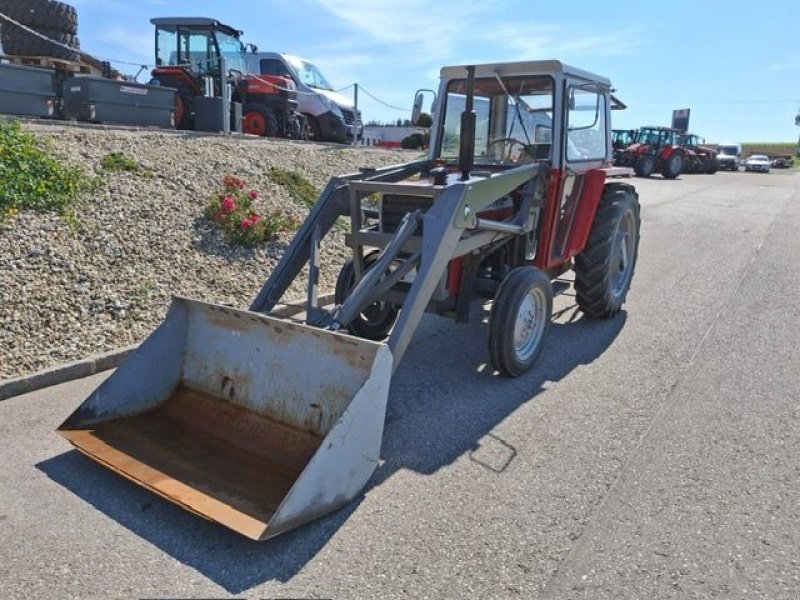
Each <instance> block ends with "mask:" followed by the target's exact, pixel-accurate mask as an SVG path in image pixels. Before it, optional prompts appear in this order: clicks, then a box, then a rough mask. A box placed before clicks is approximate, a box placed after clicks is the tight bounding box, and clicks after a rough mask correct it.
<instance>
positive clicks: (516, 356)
mask: <svg viewBox="0 0 800 600" xmlns="http://www.w3.org/2000/svg"><path fill="white" fill-rule="evenodd" d="M552 315H553V286H552V284H551V283H550V278H549V277H548V276H547V275H546V274H545V273H544V272H543V271H540V270H539V269H537V268H535V267H517V268H516V269H514V270H512V271H511V272H510V273H509V274H508V275H507V276H506V278H505V279H504V280H503V282H502V283H501V284H500V288H499V289H498V290H497V294H496V295H495V298H494V303H493V304H492V312H491V315H490V317H489V360H490V361H491V363H492V366H493V367H494V368H495V369H496V370H497V371H499V372H500V374H501V375H504V376H506V377H519V376H520V375H523V374H524V373H526V372H527V371H529V370H530V369H531V368H532V367H533V364H534V363H535V362H536V359H537V358H538V356H539V353H540V352H541V351H542V347H543V346H544V340H545V338H546V337H547V332H548V331H549V330H550V323H551V320H552Z"/></svg>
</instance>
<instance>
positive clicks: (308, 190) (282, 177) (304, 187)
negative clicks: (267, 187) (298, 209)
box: [269, 167, 319, 208]
mask: <svg viewBox="0 0 800 600" xmlns="http://www.w3.org/2000/svg"><path fill="white" fill-rule="evenodd" d="M269 178H270V179H272V181H274V182H275V183H277V184H278V185H280V186H282V187H283V188H284V189H285V190H286V191H287V192H289V195H290V196H291V197H292V198H294V199H295V200H297V201H298V202H300V203H301V204H302V205H303V206H305V207H306V208H311V207H312V206H314V204H316V202H317V198H319V191H318V190H317V188H316V187H314V184H313V183H311V182H310V181H309V180H308V179H306V178H305V177H303V176H302V175H301V174H300V173H298V172H297V171H290V170H289V169H282V168H281V167H272V168H271V169H270V170H269Z"/></svg>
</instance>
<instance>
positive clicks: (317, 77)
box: [285, 56, 333, 91]
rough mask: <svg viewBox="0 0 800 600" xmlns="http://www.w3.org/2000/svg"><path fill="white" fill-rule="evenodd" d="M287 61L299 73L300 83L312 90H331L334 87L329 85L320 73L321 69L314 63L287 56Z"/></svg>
mask: <svg viewBox="0 0 800 600" xmlns="http://www.w3.org/2000/svg"><path fill="white" fill-rule="evenodd" d="M285 58H286V61H287V62H288V63H289V64H290V65H292V68H293V69H294V70H295V71H297V77H298V79H299V80H300V83H304V84H305V85H307V86H308V87H310V88H316V89H318V90H331V91H333V86H331V84H330V83H328V80H327V79H325V77H324V76H323V75H322V73H320V71H319V69H318V68H317V67H316V66H314V65H313V64H312V63H310V62H308V61H306V60H303V59H302V58H295V57H290V56H287V57H285Z"/></svg>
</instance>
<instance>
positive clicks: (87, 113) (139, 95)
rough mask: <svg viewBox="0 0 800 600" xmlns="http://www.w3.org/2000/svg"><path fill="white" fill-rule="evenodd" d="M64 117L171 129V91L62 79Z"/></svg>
mask: <svg viewBox="0 0 800 600" xmlns="http://www.w3.org/2000/svg"><path fill="white" fill-rule="evenodd" d="M62 90H63V98H64V118H66V119H76V120H78V121H92V122H95V123H112V124H117V125H133V126H138V127H161V128H164V129H174V128H175V89H174V88H170V87H163V86H155V85H144V84H141V83H135V82H130V81H117V80H115V79H105V78H103V77H91V76H78V77H69V78H67V79H65V80H64V83H63V86H62Z"/></svg>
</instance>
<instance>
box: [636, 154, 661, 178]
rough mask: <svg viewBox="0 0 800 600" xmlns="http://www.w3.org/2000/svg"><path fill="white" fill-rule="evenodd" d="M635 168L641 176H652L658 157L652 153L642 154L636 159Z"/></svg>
mask: <svg viewBox="0 0 800 600" xmlns="http://www.w3.org/2000/svg"><path fill="white" fill-rule="evenodd" d="M633 170H634V171H635V172H636V174H637V175H638V176H639V177H650V175H652V174H653V171H655V170H656V159H655V158H654V157H653V156H652V155H651V154H642V155H641V156H640V157H639V158H637V159H636V163H634V165H633Z"/></svg>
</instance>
